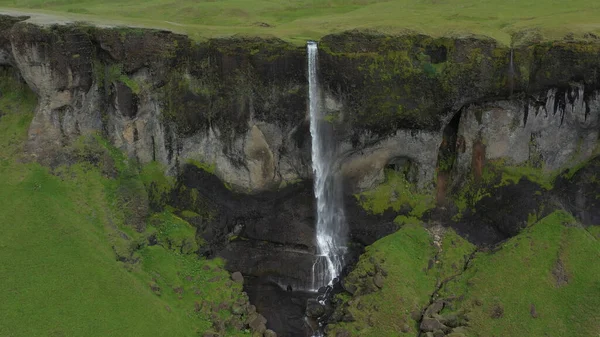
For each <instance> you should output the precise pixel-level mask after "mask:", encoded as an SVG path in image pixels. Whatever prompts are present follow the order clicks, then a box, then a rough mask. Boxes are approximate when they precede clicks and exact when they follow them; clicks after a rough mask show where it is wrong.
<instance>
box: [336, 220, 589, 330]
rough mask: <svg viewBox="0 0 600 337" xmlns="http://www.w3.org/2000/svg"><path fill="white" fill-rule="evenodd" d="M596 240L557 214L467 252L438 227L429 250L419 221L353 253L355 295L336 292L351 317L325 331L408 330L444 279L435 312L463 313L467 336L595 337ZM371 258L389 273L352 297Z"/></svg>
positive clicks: (461, 243)
mask: <svg viewBox="0 0 600 337" xmlns="http://www.w3.org/2000/svg"><path fill="white" fill-rule="evenodd" d="M599 237H600V226H593V227H589V228H582V227H580V226H579V225H578V224H577V222H576V220H575V219H573V218H572V216H571V215H569V214H566V213H564V212H559V211H557V212H554V213H552V214H551V215H549V216H547V217H546V218H544V219H542V220H540V221H538V222H537V223H536V224H534V225H532V226H529V227H528V228H526V229H525V230H523V232H522V233H520V234H519V235H517V236H515V237H513V238H512V239H510V240H508V241H507V242H505V243H503V244H502V245H501V246H499V247H498V248H497V249H494V250H492V251H487V252H477V253H475V254H473V253H474V251H475V247H474V246H473V245H472V244H470V243H469V242H467V241H465V240H464V239H462V238H461V237H460V236H458V235H457V234H456V233H455V232H454V231H452V230H447V231H446V232H445V233H444V234H443V239H442V242H441V250H440V251H439V252H437V250H436V249H435V248H434V247H433V245H432V243H433V242H432V236H431V235H430V234H429V233H427V231H426V230H425V229H424V228H423V227H422V226H421V225H419V224H407V225H405V226H403V227H402V228H401V229H400V230H399V231H397V232H396V233H394V234H392V235H389V236H387V237H385V238H383V239H381V240H379V241H377V242H375V243H374V244H373V245H372V246H370V247H368V248H367V250H366V252H365V254H363V255H362V256H361V258H360V261H359V262H358V264H357V266H356V268H355V269H354V270H353V271H352V272H351V273H350V275H349V276H348V277H347V279H346V280H348V281H350V282H356V284H358V285H359V291H358V292H357V295H354V296H349V295H347V294H344V295H340V296H338V297H339V298H340V299H342V300H343V301H344V303H347V305H348V311H349V312H350V313H351V314H352V316H353V317H354V319H355V321H354V322H350V323H338V324H335V325H333V326H331V328H332V331H333V332H334V335H335V332H337V331H339V330H341V329H344V330H346V331H348V332H350V333H351V335H352V336H366V337H368V336H415V335H416V332H417V324H416V322H415V321H414V320H413V319H412V318H411V317H410V316H411V314H410V313H411V312H412V311H415V310H416V311H419V312H420V311H421V310H423V309H424V308H425V307H426V306H427V304H428V303H429V300H430V296H431V295H432V294H433V292H434V290H435V289H436V284H438V283H439V282H444V284H445V285H444V286H442V287H441V290H440V291H439V293H438V297H436V298H441V299H452V300H450V301H451V302H450V303H451V305H450V306H446V308H445V309H444V310H443V311H442V315H451V314H453V313H458V312H464V313H466V315H467V317H468V319H469V321H468V326H467V327H466V328H463V331H465V333H466V335H467V336H473V337H475V336H503V337H513V336H514V337H518V336H556V337H563V336H564V337H567V336H573V337H575V336H597V335H598V334H600V325H598V323H597V322H599V321H600V311H598V310H597V308H598V307H599V306H600V283H599V282H600V264H598V263H597V261H598V259H599V258H600V244H599V242H598V239H599ZM436 252H437V257H436ZM469 258H471V260H470V263H469V264H468V268H467V269H466V270H464V268H465V266H466V263H467V261H468V260H469ZM559 258H560V260H561V261H562V265H563V266H564V270H565V274H566V275H567V278H568V282H567V283H565V284H562V285H560V286H559V285H558V284H557V281H556V279H555V276H554V274H553V271H554V270H555V268H556V265H557V261H558V259H559ZM430 261H432V262H430ZM376 264H378V265H379V266H380V267H381V268H383V269H384V270H386V271H387V273H388V276H387V277H386V278H385V282H384V286H383V288H382V289H381V290H379V291H375V292H372V293H369V294H360V291H361V289H364V286H363V288H360V284H362V283H361V282H362V281H361V280H364V279H367V280H368V278H369V276H368V275H373V271H374V270H377V268H375V265H376ZM532 304H533V305H534V306H535V311H536V313H537V317H536V318H534V317H532V315H531V305H532ZM496 308H502V311H503V314H502V317H500V318H492V313H493V311H494V310H495V309H496ZM407 327H408V332H406V333H403V332H401V331H402V328H404V329H405V330H406V328H407Z"/></svg>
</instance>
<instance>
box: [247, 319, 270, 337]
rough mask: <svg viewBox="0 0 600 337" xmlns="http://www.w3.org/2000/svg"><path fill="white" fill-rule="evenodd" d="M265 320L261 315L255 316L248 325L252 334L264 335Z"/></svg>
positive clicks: (265, 328)
mask: <svg viewBox="0 0 600 337" xmlns="http://www.w3.org/2000/svg"><path fill="white" fill-rule="evenodd" d="M266 323H267V320H266V319H265V318H264V317H263V316H262V315H260V314H259V315H256V317H255V318H254V319H253V320H252V321H251V322H250V324H248V325H249V326H250V329H252V331H254V332H258V333H261V334H262V333H264V332H265V331H266V330H267V326H266Z"/></svg>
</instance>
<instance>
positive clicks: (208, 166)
mask: <svg viewBox="0 0 600 337" xmlns="http://www.w3.org/2000/svg"><path fill="white" fill-rule="evenodd" d="M188 164H191V165H194V166H196V167H197V168H199V169H201V170H204V171H206V172H208V173H210V174H215V171H216V170H217V164H215V163H212V164H207V163H204V162H201V161H198V160H194V159H189V160H188Z"/></svg>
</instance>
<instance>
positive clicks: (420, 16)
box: [0, 0, 600, 44]
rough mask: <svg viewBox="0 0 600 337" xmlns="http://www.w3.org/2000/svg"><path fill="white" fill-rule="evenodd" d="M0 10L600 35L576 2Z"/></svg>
mask: <svg viewBox="0 0 600 337" xmlns="http://www.w3.org/2000/svg"><path fill="white" fill-rule="evenodd" d="M0 6H1V7H7V8H19V9H22V10H27V11H41V12H44V13H53V14H56V13H59V14H60V15H64V16H67V17H70V18H73V19H75V20H87V21H100V22H115V23H126V24H134V25H140V26H149V27H157V28H166V29H172V30H175V31H178V32H182V33H187V34H189V35H191V36H192V37H195V38H207V37H221V36H231V35H234V34H244V35H262V36H264V35H271V36H278V37H281V38H283V39H286V40H288V41H293V42H297V43H299V44H300V43H304V42H305V41H306V40H307V39H319V38H320V37H322V36H324V35H326V34H329V33H335V32H340V31H345V30H349V29H354V28H359V29H376V30H379V31H383V32H389V33H401V32H406V31H408V30H410V31H415V32H420V33H426V34H430V35H434V36H440V35H464V34H467V33H469V34H471V33H472V34H481V35H487V36H491V37H493V38H495V39H497V40H499V41H501V42H503V43H505V44H509V43H510V41H511V35H512V34H514V33H516V32H524V34H523V35H527V34H528V35H536V34H539V35H541V36H543V37H545V38H551V39H555V38H562V37H564V36H565V35H566V34H567V33H571V32H572V33H574V34H575V36H576V37H581V36H583V33H585V32H596V33H598V32H600V25H599V24H598V20H597V18H598V17H600V3H598V2H595V1H590V0H572V1H569V3H568V6H567V5H565V3H564V2H561V1H557V0H522V1H515V0H509V1H502V0H484V1H479V0H396V1H385V0H283V1H272V0H252V1H249V0H226V1H210V0H201V1H195V0H177V1H169V0H147V1H134V0H123V1H116V0H109V1H102V2H98V1H93V0H79V1H77V0H55V1H45V0H0Z"/></svg>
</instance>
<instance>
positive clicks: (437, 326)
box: [420, 317, 450, 332]
mask: <svg viewBox="0 0 600 337" xmlns="http://www.w3.org/2000/svg"><path fill="white" fill-rule="evenodd" d="M420 328H421V331H425V332H433V331H435V330H442V331H449V330H450V329H449V328H448V327H447V326H445V325H444V324H442V323H440V321H438V320H437V319H435V318H431V317H425V318H423V321H421V326H420Z"/></svg>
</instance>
